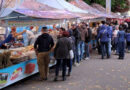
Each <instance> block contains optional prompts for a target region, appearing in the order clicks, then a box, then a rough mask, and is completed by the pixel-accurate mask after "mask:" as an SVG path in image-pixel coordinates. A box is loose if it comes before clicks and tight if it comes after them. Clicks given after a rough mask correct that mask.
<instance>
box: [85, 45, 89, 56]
mask: <svg viewBox="0 0 130 90" xmlns="http://www.w3.org/2000/svg"><path fill="white" fill-rule="evenodd" d="M85 45H86V48H85V50H86V57H88V58H89V43H86V44H85Z"/></svg>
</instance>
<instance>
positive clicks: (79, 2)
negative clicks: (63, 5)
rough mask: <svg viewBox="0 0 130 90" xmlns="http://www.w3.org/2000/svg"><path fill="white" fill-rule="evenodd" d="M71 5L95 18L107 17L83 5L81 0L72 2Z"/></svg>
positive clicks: (85, 4)
mask: <svg viewBox="0 0 130 90" xmlns="http://www.w3.org/2000/svg"><path fill="white" fill-rule="evenodd" d="M70 3H71V4H73V5H75V6H77V7H79V8H81V9H83V10H86V11H88V12H89V13H91V14H94V15H95V16H96V17H109V16H108V15H107V14H104V13H103V12H101V11H99V10H98V9H96V8H93V7H92V6H90V5H88V4H87V3H85V2H84V1H83V0H73V1H70Z"/></svg>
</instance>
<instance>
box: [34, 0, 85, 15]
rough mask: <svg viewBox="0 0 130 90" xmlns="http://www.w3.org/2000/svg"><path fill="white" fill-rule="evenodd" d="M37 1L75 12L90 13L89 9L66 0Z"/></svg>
mask: <svg viewBox="0 0 130 90" xmlns="http://www.w3.org/2000/svg"><path fill="white" fill-rule="evenodd" d="M37 1H38V2H40V3H43V4H46V5H48V6H51V7H54V8H57V9H60V10H67V11H70V12H73V13H88V12H87V11H85V10H82V9H80V8H78V7H76V6H74V5H72V4H70V3H68V2H66V1H65V0H37Z"/></svg>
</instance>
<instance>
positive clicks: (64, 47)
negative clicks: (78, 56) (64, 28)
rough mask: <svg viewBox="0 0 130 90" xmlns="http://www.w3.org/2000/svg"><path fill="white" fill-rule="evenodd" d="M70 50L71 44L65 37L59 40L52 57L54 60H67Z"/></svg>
mask: <svg viewBox="0 0 130 90" xmlns="http://www.w3.org/2000/svg"><path fill="white" fill-rule="evenodd" d="M71 49H72V46H71V42H70V40H69V38H67V37H61V38H59V40H58V42H57V44H56V47H55V49H54V57H55V58H56V59H68V58H69V51H70V50H71Z"/></svg>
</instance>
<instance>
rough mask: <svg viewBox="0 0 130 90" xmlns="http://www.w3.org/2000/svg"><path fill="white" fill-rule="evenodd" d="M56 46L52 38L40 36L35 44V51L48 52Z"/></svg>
mask: <svg viewBox="0 0 130 90" xmlns="http://www.w3.org/2000/svg"><path fill="white" fill-rule="evenodd" d="M53 46H54V41H53V39H52V37H51V36H50V35H49V34H47V33H45V34H42V35H40V36H39V37H38V38H37V40H36V41H35V44H34V49H35V50H37V51H38V52H47V51H49V50H50V49H51V48H52V47H53Z"/></svg>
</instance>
